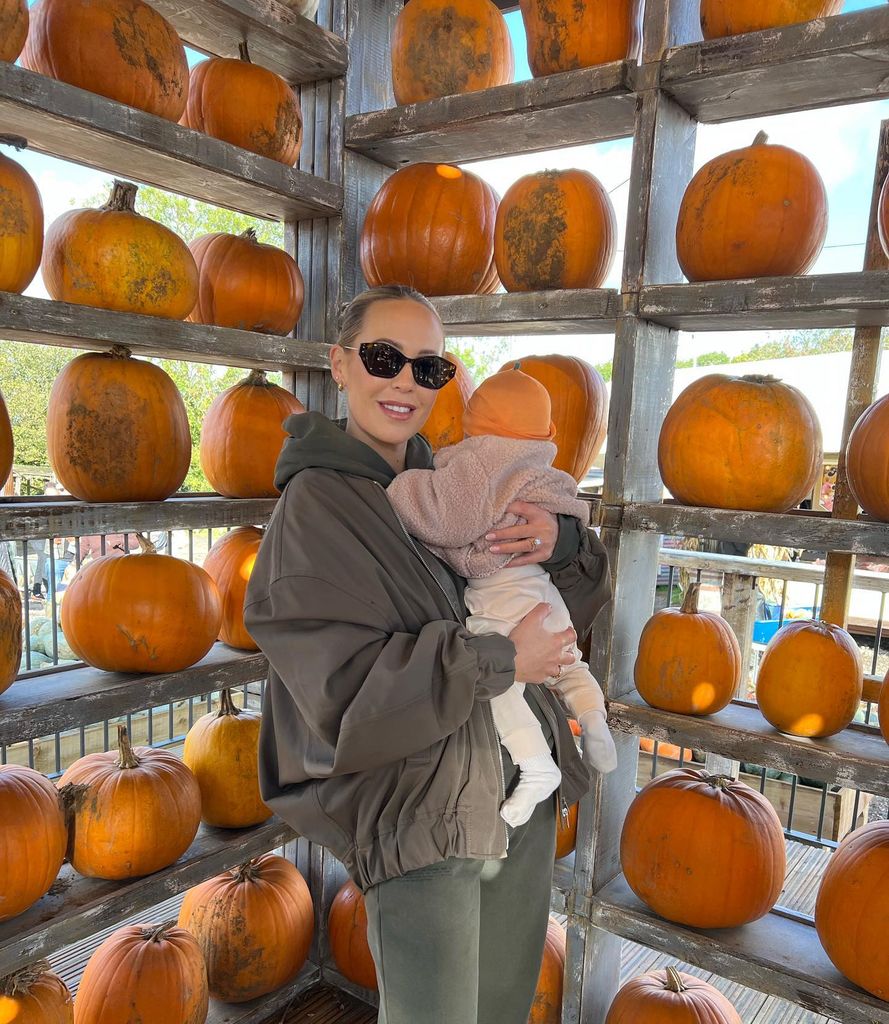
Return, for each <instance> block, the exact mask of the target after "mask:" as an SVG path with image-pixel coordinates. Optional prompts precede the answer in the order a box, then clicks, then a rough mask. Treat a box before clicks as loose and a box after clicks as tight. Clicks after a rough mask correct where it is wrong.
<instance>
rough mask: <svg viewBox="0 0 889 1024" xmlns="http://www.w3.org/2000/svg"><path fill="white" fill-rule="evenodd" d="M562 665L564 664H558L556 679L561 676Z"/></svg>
mask: <svg viewBox="0 0 889 1024" xmlns="http://www.w3.org/2000/svg"><path fill="white" fill-rule="evenodd" d="M564 667H565V666H564V665H559V671H558V672H556V679H561V678H562V669H563V668H564Z"/></svg>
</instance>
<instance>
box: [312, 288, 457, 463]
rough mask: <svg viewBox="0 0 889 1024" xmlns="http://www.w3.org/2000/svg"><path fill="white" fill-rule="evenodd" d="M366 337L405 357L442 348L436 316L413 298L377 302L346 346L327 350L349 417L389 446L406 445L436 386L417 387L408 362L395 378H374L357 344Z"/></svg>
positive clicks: (430, 403) (428, 409) (428, 407)
mask: <svg viewBox="0 0 889 1024" xmlns="http://www.w3.org/2000/svg"><path fill="white" fill-rule="evenodd" d="M364 341H387V342H389V343H390V344H391V345H394V346H395V348H397V349H398V350H399V351H400V352H403V353H404V354H405V355H406V356H408V357H409V358H413V357H415V356H421V355H438V356H440V355H441V354H442V353H443V352H444V332H443V331H442V326H441V321H440V320H439V319H438V317H437V316H436V315H435V314H434V313H433V312H432V311H431V310H429V309H427V308H426V307H425V306H423V305H421V304H420V303H419V302H414V301H413V300H411V299H385V300H380V301H379V302H375V303H374V304H373V305H372V306H370V307H369V309H368V310H367V312H366V313H365V316H364V324H363V325H362V328H361V331H360V332H359V334H358V336H357V337H356V338H355V340H354V341H352V342H350V350H348V351H347V350H344V349H343V348H341V347H340V346H339V345H334V346H333V348H332V349H331V365H332V368H333V373H334V377H335V378H336V379H337V380H338V381H341V382H342V383H343V384H344V385H345V386H346V391H347V394H348V398H349V422H350V425H351V426H353V427H357V428H358V429H359V430H360V431H361V433H362V434H364V435H365V436H366V437H368V438H371V439H374V440H376V441H378V442H380V443H382V444H384V445H387V446H390V445H391V446H397V445H401V444H405V443H406V442H407V441H408V439H409V438H411V437H412V436H413V435H414V434H416V433H417V432H418V431H419V430H420V429H421V428H422V427H423V425H424V423H425V422H426V419H427V417H428V416H429V413H430V412H431V410H432V406H433V404H434V403H435V398H436V395H437V394H438V392H437V391H433V390H432V389H431V388H424V387H420V385H419V384H417V382H416V381H415V380H414V375H413V372H412V369H411V364H410V363H405V365H404V366H403V367H402V368H401V372H400V373H399V374H398V376H397V377H390V378H384V377H373V376H371V375H370V374H369V373H368V372H367V370H366V369H365V368H364V364H363V363H362V362H361V357H360V356H359V355H358V352H357V351H352V350H351V348H354V349H357V348H358V346H359V345H360V344H361V343H362V342H364Z"/></svg>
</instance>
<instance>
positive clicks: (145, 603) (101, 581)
mask: <svg viewBox="0 0 889 1024" xmlns="http://www.w3.org/2000/svg"><path fill="white" fill-rule="evenodd" d="M137 536H138V537H139V544H140V547H141V549H142V551H141V553H139V554H111V555H103V556H102V557H101V558H96V559H93V560H90V561H89V562H87V563H86V565H84V566H83V567H82V568H81V569H80V571H79V572H78V573H77V575H76V576H75V577H74V579H73V580H71V583H70V584H69V585H68V589H67V590H66V591H65V600H64V601H63V602H62V616H61V618H62V632H63V633H64V634H65V636H66V637H67V638H68V643H69V644H70V645H71V649H72V650H73V651H74V652H75V653H76V654H77V656H78V657H79V658H80V659H82V660H83V661H85V662H87V663H88V664H90V665H94V666H95V667H96V668H102V669H105V671H106V672H180V671H181V670H182V669H185V668H188V667H189V666H190V665H193V664H194V663H195V662H196V661H200V660H201V658H203V657H204V655H205V654H206V653H207V651H209V650H210V648H211V647H212V646H213V642H214V641H215V639H216V637H217V636H218V635H219V627H220V625H221V623H222V601H221V600H220V598H219V591H218V590H217V589H216V584H215V583H214V582H213V580H212V579H210V577H209V576H208V575H207V573H206V572H204V570H203V569H202V568H201V567H200V566H199V565H194V564H192V563H191V562H186V561H185V560H184V559H182V558H174V557H173V556H172V555H159V554H157V552H156V551H155V549H154V545H152V544H151V543H149V542H148V541H147V540H145V538H143V537H142V536H141V535H137Z"/></svg>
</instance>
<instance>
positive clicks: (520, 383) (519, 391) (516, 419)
mask: <svg viewBox="0 0 889 1024" xmlns="http://www.w3.org/2000/svg"><path fill="white" fill-rule="evenodd" d="M518 365H519V364H518V363H516V364H515V366H514V367H513V368H512V369H509V370H501V371H500V372H499V373H495V374H494V376H493V377H488V379H487V380H485V381H483V382H482V383H481V384H480V385H479V386H478V387H477V388H476V390H475V391H474V392H473V393H472V397H471V398H470V399H469V401H468V402H467V404H466V409H465V411H464V413H463V431H464V433H465V434H466V436H467V437H477V436H478V435H479V434H495V435H496V436H497V437H514V438H518V439H521V440H524V441H552V439H553V438H554V437H555V436H556V428H555V425H554V423H553V421H552V406H551V403H550V398H549V392H548V391H547V390H546V388H545V387H544V386H543V385H542V384H541V383H540V382H539V381H536V380H535V379H534V378H533V377H529V376H528V374H527V373H522V371H521V370H520V369H519V368H518Z"/></svg>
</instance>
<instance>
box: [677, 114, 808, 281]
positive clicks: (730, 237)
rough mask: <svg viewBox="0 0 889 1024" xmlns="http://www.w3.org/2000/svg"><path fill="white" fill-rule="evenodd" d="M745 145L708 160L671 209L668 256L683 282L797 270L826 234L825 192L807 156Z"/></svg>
mask: <svg viewBox="0 0 889 1024" xmlns="http://www.w3.org/2000/svg"><path fill="white" fill-rule="evenodd" d="M767 142H768V136H767V135H766V134H765V132H760V133H759V134H758V135H757V136H756V138H755V139H754V140H753V145H752V146H749V147H747V148H745V149H734V150H732V151H731V152H730V153H723V154H722V155H721V156H718V157H716V158H715V159H713V160H710V161H709V162H708V163H706V164H704V166H703V167H702V168H701V169H700V170H699V171H698V172H697V174H696V175H695V176H694V177H693V178H692V179H691V183H690V184H689V186H688V188H687V189H686V190H685V195H684V196H683V199H682V204H681V206H680V208H679V220H678V222H677V224H676V254H677V256H678V257H679V265H680V266H681V267H682V270H683V272H684V273H685V276H686V277H687V278H688V279H689V281H728V280H734V279H736V278H744V277H787V276H791V275H794V274H805V272H806V271H807V270H808V269H809V267H811V266H812V264H813V263H814V262H815V260H816V259H817V258H818V254H819V253H820V252H821V247H822V246H823V245H824V239H825V237H826V235H827V193H826V192H825V190H824V182H823V181H822V180H821V175H820V174H819V173H818V171H817V170H816V168H815V166H814V165H813V164H812V162H811V161H810V160H808V159H807V158H806V157H804V156H803V155H802V153H797V152H796V151H795V150H793V149H788V148H787V147H786V146H769V145H766V143H767Z"/></svg>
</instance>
